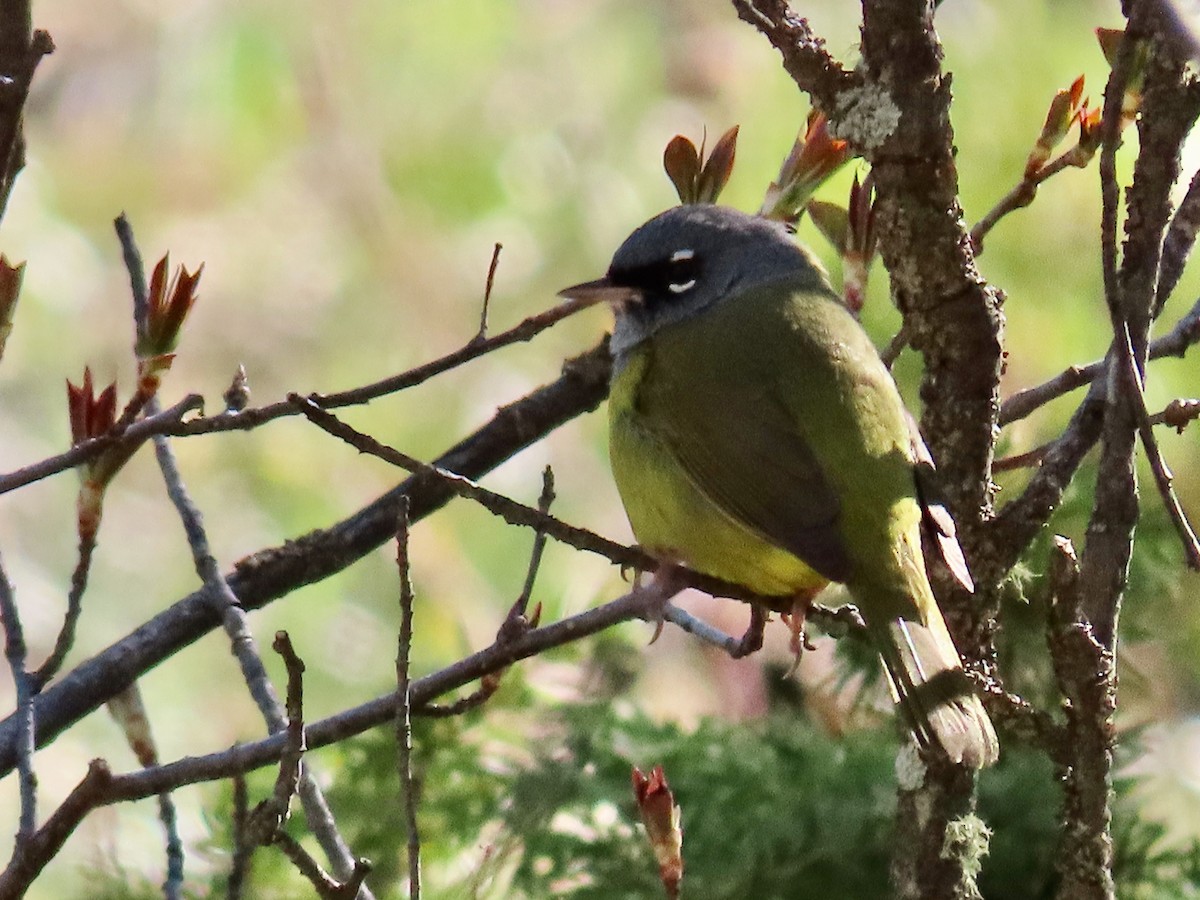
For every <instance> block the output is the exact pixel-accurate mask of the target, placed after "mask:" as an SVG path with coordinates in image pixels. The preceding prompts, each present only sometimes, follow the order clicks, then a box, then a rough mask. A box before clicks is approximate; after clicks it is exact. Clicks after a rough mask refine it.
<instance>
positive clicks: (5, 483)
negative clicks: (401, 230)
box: [0, 299, 590, 494]
mask: <svg viewBox="0 0 1200 900" xmlns="http://www.w3.org/2000/svg"><path fill="white" fill-rule="evenodd" d="M589 305H590V304H589V303H588V302H584V301H580V300H571V299H568V300H564V301H562V302H561V303H558V304H556V305H555V306H553V307H551V308H550V309H547V310H545V311H543V312H540V313H537V314H536V315H532V316H529V317H528V318H527V319H524V320H523V321H522V322H520V323H519V324H517V325H515V326H513V327H512V328H510V329H508V331H502V332H500V333H499V334H496V335H493V336H492V337H489V338H487V339H485V340H482V341H477V342H473V343H468V344H466V345H465V346H463V347H462V348H460V349H458V350H455V351H454V352H453V353H448V354H446V355H445V356H443V357H440V358H439V359H435V360H433V361H431V362H428V363H424V364H422V365H420V366H417V367H416V368H413V369H409V370H408V371H406V372H401V373H400V374H399V375H393V376H391V377H389V378H385V379H384V380H382V381H377V382H375V383H373V384H368V385H364V386H363V387H359V388H354V389H353V390H348V391H342V392H339V393H333V394H314V395H313V397H314V399H316V400H317V401H318V402H319V403H320V404H321V405H322V406H324V407H326V408H328V409H336V408H339V407H343V406H356V405H359V404H362V403H367V402H369V401H371V400H375V399H378V398H380V397H384V396H386V395H388V394H394V393H397V392H398V391H403V390H406V389H408V388H412V387H416V386H417V385H420V384H424V383H425V382H426V381H428V380H429V379H430V378H433V377H434V376H435V375H440V374H442V373H443V372H448V371H450V370H451V369H455V368H457V367H459V366H461V365H464V364H465V363H468V362H471V361H472V360H475V359H478V358H479V357H481V356H484V355H486V354H488V353H491V352H492V351H494V350H498V349H500V348H501V347H507V346H508V345H510V344H516V343H520V342H523V341H530V340H532V339H533V338H535V337H536V336H537V335H539V334H541V333H542V332H543V331H545V330H546V329H547V328H550V327H551V326H552V325H556V324H558V323H559V322H561V321H562V320H563V319H565V318H567V317H568V316H571V315H574V314H575V313H577V312H579V311H580V310H583V309H586V308H587V307H588V306H589ZM203 405H204V401H203V398H201V397H199V396H198V395H189V396H188V397H187V398H185V399H184V400H183V401H182V402H180V403H179V404H177V405H176V406H174V407H172V408H171V410H170V411H169V412H170V413H172V414H171V415H170V416H168V413H163V414H161V416H153V417H147V418H145V419H142V420H139V421H138V422H136V423H134V424H132V425H130V426H129V428H128V429H126V430H125V431H124V432H122V433H120V434H117V435H104V436H103V437H98V438H93V439H91V440H90V441H84V442H82V443H80V444H79V445H78V446H76V447H73V448H72V449H71V450H70V451H68V452H66V453H62V454H60V455H58V456H55V457H51V458H49V459H46V460H40V461H39V462H36V463H31V464H30V465H28V466H22V467H21V468H20V469H16V470H14V471H12V472H9V473H6V474H3V475H0V494H5V493H8V492H9V491H12V490H15V489H16V488H19V487H24V486H25V485H27V484H31V483H32V482H35V481H39V480H41V479H43V478H47V477H49V476H51V475H55V474H57V473H59V472H63V471H66V470H67V469H71V468H73V467H75V466H77V465H79V464H80V463H81V462H86V461H87V460H89V459H92V458H94V457H96V456H98V455H99V454H100V453H102V452H103V451H104V449H105V448H106V447H107V446H108V445H109V444H112V443H115V442H116V441H117V440H129V441H131V442H132V441H134V439H135V438H136V439H137V440H138V441H142V440H145V439H146V438H147V437H148V436H151V435H154V434H165V435H170V436H171V437H191V436H194V435H199V434H212V433H214V432H220V431H251V430H253V429H255V428H258V427H259V426H261V425H265V424H266V423H267V422H272V421H274V420H275V419H279V418H283V417H285V416H293V415H296V408H295V407H294V406H293V405H292V404H291V403H290V402H288V401H287V400H280V401H278V402H276V403H271V404H268V405H266V406H259V407H251V408H249V409H243V410H240V411H239V410H227V411H225V412H221V413H218V414H217V415H215V416H202V417H199V418H194V419H190V420H188V421H186V422H185V421H183V416H184V415H185V414H186V413H188V412H191V411H192V410H194V409H200V408H202V407H203Z"/></svg>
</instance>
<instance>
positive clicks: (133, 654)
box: [0, 341, 610, 777]
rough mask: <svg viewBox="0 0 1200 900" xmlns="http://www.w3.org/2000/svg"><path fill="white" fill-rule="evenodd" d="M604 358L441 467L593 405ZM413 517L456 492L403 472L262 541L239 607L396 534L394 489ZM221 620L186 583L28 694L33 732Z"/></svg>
mask: <svg viewBox="0 0 1200 900" xmlns="http://www.w3.org/2000/svg"><path fill="white" fill-rule="evenodd" d="M609 372H610V357H609V353H608V347H607V342H605V341H602V342H600V343H599V344H597V345H596V346H595V347H593V348H592V349H591V350H589V351H587V352H586V353H583V354H581V355H580V356H579V357H577V358H575V359H572V360H569V361H568V362H567V363H566V364H564V366H563V373H562V375H561V376H560V377H558V378H557V379H555V380H553V381H551V382H550V383H548V384H545V385H542V386H541V387H539V388H537V389H535V390H533V391H531V392H530V393H529V394H528V395H527V396H525V397H522V398H520V399H517V400H515V401H514V402H512V403H510V404H508V405H506V406H503V407H501V408H500V409H498V410H497V411H496V413H495V414H494V415H493V416H492V418H491V419H490V420H489V421H487V422H486V423H485V424H484V425H483V426H481V427H480V428H479V429H478V430H477V431H475V432H473V433H472V434H469V435H467V436H466V437H464V438H463V439H462V440H461V441H459V442H458V443H456V444H455V445H454V446H452V447H450V448H449V449H447V450H446V451H445V452H444V453H443V454H442V455H441V456H440V457H439V458H438V459H437V464H438V465H439V466H442V467H445V468H450V469H453V470H454V471H457V472H461V473H463V474H465V475H469V476H472V477H480V476H482V475H484V474H485V473H487V472H488V471H491V470H492V469H494V468H495V467H496V466H498V465H499V464H500V463H501V462H503V461H504V460H506V459H508V458H509V457H510V456H512V455H513V454H514V453H516V452H517V451H518V450H520V449H522V448H524V447H527V446H529V445H531V444H533V443H535V442H536V441H538V440H540V439H541V438H542V437H544V436H545V435H546V434H548V433H549V432H551V431H553V430H554V429H555V428H558V427H559V426H561V425H563V424H565V423H567V422H569V421H571V420H573V419H574V418H576V417H577V416H579V415H582V414H583V413H585V412H589V411H591V410H593V409H595V408H596V406H597V405H599V403H600V402H601V401H602V400H603V399H604V396H605V394H606V393H607V389H608V378H609ZM405 496H407V497H409V498H410V499H411V502H412V507H411V509H412V517H413V520H414V521H419V520H420V519H423V518H425V517H426V516H428V515H430V514H431V513H433V512H435V511H436V510H438V509H440V508H441V507H442V506H443V505H444V504H445V503H446V502H448V501H449V499H450V498H451V497H452V496H453V495H452V492H451V491H450V489H449V488H448V487H447V486H446V485H445V484H444V483H443V482H441V481H433V480H430V479H428V478H424V477H421V478H409V479H406V480H405V481H403V482H401V483H400V484H398V485H396V486H395V487H394V488H392V489H391V490H390V491H388V492H386V493H385V494H383V495H382V496H381V497H379V498H377V499H376V500H375V501H374V502H371V503H368V504H366V505H365V506H364V507H362V508H361V509H358V510H356V511H354V512H352V513H350V514H349V515H347V516H346V517H345V519H344V520H342V521H339V522H334V523H333V524H331V525H330V526H329V527H327V528H325V529H320V530H317V531H313V532H311V533H310V534H307V535H304V536H303V537H302V538H300V539H298V540H291V541H288V542H286V543H284V544H282V545H280V546H277V547H267V548H264V549H262V550H260V551H259V552H257V553H254V554H252V555H251V556H249V557H247V558H245V559H242V560H240V561H239V562H238V563H237V564H236V565H235V567H234V571H233V572H231V573H230V574H229V575H228V576H227V579H228V583H229V587H230V589H231V590H232V591H233V592H234V594H235V595H236V596H237V598H238V600H239V603H240V608H241V609H242V610H243V611H246V612H248V611H252V610H255V609H259V608H262V607H264V606H266V605H268V604H269V603H271V602H273V601H275V600H277V599H279V598H280V597H283V596H285V595H286V594H288V593H289V592H291V591H293V590H295V589H296V588H298V587H300V586H302V585H304V584H309V583H311V582H313V581H316V580H320V579H322V578H327V577H329V576H330V575H332V574H334V573H336V572H339V571H341V570H343V569H345V568H346V567H347V566H349V565H350V564H352V563H353V562H354V561H355V560H358V559H361V558H362V557H363V556H364V555H366V554H368V553H370V552H371V551H373V550H374V549H376V548H377V547H379V546H380V545H382V544H383V543H385V542H386V541H388V540H391V539H394V538H395V533H396V531H395V529H396V510H397V507H398V503H399V499H400V498H401V497H405ZM220 626H221V613H220V610H219V609H218V608H217V607H216V606H214V604H213V602H212V600H211V597H210V596H209V593H208V589H207V588H206V587H204V588H201V589H199V590H196V591H193V592H192V593H191V594H190V595H188V596H185V597H183V598H181V599H180V600H178V601H176V602H175V603H174V604H172V605H170V606H168V607H167V608H166V609H164V610H163V611H162V612H160V613H159V614H157V615H155V616H153V617H151V619H150V620H148V621H147V622H145V623H143V624H142V625H140V626H139V627H138V628H137V629H136V630H135V631H134V632H132V633H131V634H129V635H126V636H125V637H123V638H121V639H120V640H118V641H116V642H114V644H113V645H111V646H109V647H107V648H105V649H103V650H99V651H97V652H96V654H95V655H94V656H93V657H92V658H91V659H89V660H87V661H85V662H82V663H80V665H79V666H77V667H76V668H75V669H74V670H73V671H71V672H70V673H69V674H67V675H66V676H64V677H63V678H62V679H60V680H59V682H58V683H57V684H54V685H51V686H50V687H49V688H48V689H47V690H46V692H45V693H43V694H42V695H40V696H38V697H37V698H35V700H34V713H35V716H36V719H37V723H38V730H37V740H38V744H39V746H45V745H47V744H48V743H50V742H51V741H53V740H54V739H55V737H56V736H57V735H58V734H60V733H61V732H62V731H63V730H64V729H65V728H67V727H68V726H69V725H70V724H72V723H74V722H76V721H78V720H79V719H80V718H82V717H83V716H85V715H87V714H88V713H90V712H92V711H94V710H96V709H98V708H99V707H100V706H102V705H103V704H104V703H105V702H106V701H107V700H108V698H109V697H110V696H112V693H113V691H114V690H117V689H120V687H122V686H124V685H127V684H130V683H132V682H133V681H134V680H135V679H136V678H138V677H139V676H140V675H141V674H143V673H145V672H147V671H149V670H150V669H151V668H153V667H154V666H156V665H158V664H159V663H161V662H163V661H164V660H166V659H168V658H170V657H171V656H172V655H173V654H174V653H176V652H178V651H179V650H181V649H183V648H184V647H186V646H188V645H189V644H191V643H193V642H195V641H196V640H198V639H200V638H201V637H203V636H204V635H206V634H207V633H208V632H209V631H211V630H213V629H215V628H219V627H220ZM16 731H17V723H16V720H15V717H14V716H12V715H10V716H8V717H6V718H5V719H4V720H2V721H0V777H2V776H3V775H5V774H7V773H8V772H10V771H12V769H13V768H14V767H15V766H16V764H17V756H16Z"/></svg>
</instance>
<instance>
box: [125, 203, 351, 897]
mask: <svg viewBox="0 0 1200 900" xmlns="http://www.w3.org/2000/svg"><path fill="white" fill-rule="evenodd" d="M114 225H115V228H116V232H117V237H118V239H119V240H120V243H121V250H122V253H123V256H124V260H125V266H126V269H127V271H128V274H129V283H130V290H131V292H132V294H133V309H134V320H135V332H136V333H137V334H142V333H143V332H144V330H145V320H146V315H147V309H148V305H147V303H148V299H147V298H148V294H147V286H146V277H145V270H144V268H143V265H142V257H141V253H140V252H139V250H138V247H137V243H136V241H135V240H134V235H133V229H132V227H131V226H130V224H129V221H128V220H127V219H126V218H125V216H124V215H121V216H118V217H117V220H116V222H115V223H114ZM145 408H146V410H147V412H148V413H149V414H150V415H154V414H155V413H157V412H158V400H157V398H156V397H153V396H152V397H148V398H147V400H146V407H145ZM154 453H155V457H156V458H157V460H158V465H159V468H160V469H161V471H162V475H163V481H164V482H165V483H166V487H167V494H168V496H169V497H170V498H171V503H172V504H173V505H174V507H175V510H176V513H177V514H178V515H179V519H180V521H181V522H182V523H183V530H184V532H185V533H186V535H187V541H188V546H189V547H190V548H191V551H192V560H193V564H194V566H195V569H196V574H197V575H199V576H200V579H201V581H202V582H203V583H204V585H205V587H206V588H207V590H208V595H209V598H210V601H211V603H212V604H213V605H214V607H215V609H216V610H217V612H218V613H219V614H220V616H221V624H222V626H223V628H224V630H225V633H226V635H227V636H228V638H229V642H230V647H231V649H232V652H233V655H234V657H235V658H236V659H237V661H238V665H239V667H240V669H241V672H242V678H243V680H244V681H245V682H246V686H247V688H248V689H249V691H250V696H251V697H252V698H253V699H254V702H255V705H256V706H257V707H258V710H259V713H260V714H261V715H262V717H263V719H264V721H265V722H266V725H267V729H268V730H269V731H271V732H276V731H280V730H282V729H284V728H286V727H289V719H288V718H287V717H285V715H284V710H283V708H282V707H281V705H280V703H279V697H278V696H277V695H276V693H275V689H274V687H273V686H272V685H271V680H270V677H269V676H268V675H267V670H266V667H265V666H264V665H263V661H262V657H261V656H260V655H259V652H258V647H257V643H256V642H255V640H254V635H253V633H252V631H251V630H250V625H249V621H248V619H247V616H246V613H245V611H244V610H243V609H242V608H241V606H240V605H239V603H238V598H237V597H236V596H235V595H234V593H233V591H232V590H231V589H230V587H229V583H228V582H227V581H226V579H225V577H224V576H223V575H222V573H221V569H220V567H219V566H218V565H217V560H216V558H215V557H214V556H213V554H212V550H211V548H210V545H209V542H208V535H207V533H206V532H205V529H204V521H203V517H202V516H201V514H200V510H199V509H198V508H197V507H196V505H195V503H194V502H193V501H192V498H191V495H190V493H189V492H188V489H187V485H185V484H184V481H183V476H182V474H181V473H180V471H179V465H178V462H177V460H176V458H175V452H174V450H173V449H172V448H171V444H170V441H169V440H168V439H167V438H166V437H165V436H164V435H155V436H154ZM285 637H286V636H285ZM276 645H277V646H276V650H277V652H279V653H281V654H282V655H284V657H285V659H287V658H288V655H287V654H288V653H290V652H291V646H290V644H286V646H283V647H282V649H281V647H280V646H279V645H280V639H279V637H278V636H277V638H276ZM290 671H291V670H290V669H289V673H290ZM290 687H291V685H289V688H290ZM299 771H300V770H299V769H298V772H299ZM299 778H300V797H301V802H302V803H303V806H304V814H305V818H306V820H307V822H308V825H309V828H310V829H311V830H312V832H313V834H314V835H315V836H316V838H317V842H318V843H319V844H320V845H321V848H322V850H324V852H325V854H326V856H327V858H328V859H329V861H330V863H331V864H332V865H333V867H334V869H335V871H336V872H337V874H338V875H339V876H341V877H348V876H349V875H350V874H351V873H352V872H353V871H354V867H355V860H354V858H353V857H352V856H351V854H350V850H349V848H348V847H347V846H346V842H345V840H343V839H342V836H341V834H340V832H339V831H338V828H337V823H336V822H335V821H334V818H333V814H332V812H331V811H330V809H329V805H328V803H326V801H325V797H324V794H323V792H322V791H321V788H320V786H319V785H318V784H317V782H316V779H315V776H314V773H313V772H312V771H310V770H309V769H307V768H305V769H304V770H303V771H302V772H300V774H299ZM164 796H165V795H164ZM372 896H373V895H371V894H370V892H367V893H366V895H365V896H364V898H363V900H372Z"/></svg>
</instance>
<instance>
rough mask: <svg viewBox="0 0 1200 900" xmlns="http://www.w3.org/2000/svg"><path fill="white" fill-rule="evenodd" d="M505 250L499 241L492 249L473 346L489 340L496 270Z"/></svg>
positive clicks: (472, 339) (472, 341)
mask: <svg viewBox="0 0 1200 900" xmlns="http://www.w3.org/2000/svg"><path fill="white" fill-rule="evenodd" d="M503 249H504V245H503V244H501V243H500V242H499V241H497V242H496V246H495V247H493V248H492V262H491V264H490V265H489V266H488V273H487V282H486V283H485V284H484V286H483V309H481V310H480V311H479V331H478V333H477V334H476V335H475V337H473V338H471V343H472V344H478V343H479V342H481V341H485V340H487V331H488V310H489V309H490V308H491V305H492V286H493V285H494V284H495V283H496V269H497V268H498V267H499V265H500V251H501V250H503Z"/></svg>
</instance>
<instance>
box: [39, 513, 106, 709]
mask: <svg viewBox="0 0 1200 900" xmlns="http://www.w3.org/2000/svg"><path fill="white" fill-rule="evenodd" d="M95 551H96V529H95V528H83V527H81V528H80V529H79V549H78V557H77V558H76V560H75V570H74V571H73V572H72V573H71V587H70V590H69V591H68V592H67V611H66V614H65V615H64V616H63V623H62V626H61V627H60V628H59V630H58V637H56V638H55V639H54V649H53V650H51V651H50V655H49V656H48V657H46V661H45V662H43V663H42V664H41V665H40V666H38V668H37V669H36V670H35V671H34V672H33V674H32V675H30V679H31V680H32V684H33V690H34V692H35V693H36V692H39V691H41V689H42V688H44V687H45V686H46V684H47V683H48V682H49V681H50V679H51V678H53V677H54V676H55V675H56V674H58V670H59V669H61V668H62V664H63V661H64V660H65V659H66V658H67V654H68V653H69V652H70V651H71V648H72V647H73V646H74V645H75V630H76V628H77V627H78V625H79V617H80V615H82V614H83V595H84V592H85V591H86V590H87V583H88V573H89V572H90V571H91V567H92V555H93V554H94V553H95Z"/></svg>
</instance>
